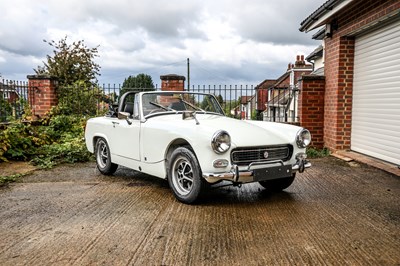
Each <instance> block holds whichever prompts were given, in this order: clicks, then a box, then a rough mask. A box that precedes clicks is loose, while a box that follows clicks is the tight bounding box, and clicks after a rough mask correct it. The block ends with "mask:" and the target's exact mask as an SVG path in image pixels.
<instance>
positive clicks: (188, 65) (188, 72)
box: [187, 58, 190, 91]
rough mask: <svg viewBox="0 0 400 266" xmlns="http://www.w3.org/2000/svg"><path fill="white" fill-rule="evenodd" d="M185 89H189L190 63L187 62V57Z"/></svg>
mask: <svg viewBox="0 0 400 266" xmlns="http://www.w3.org/2000/svg"><path fill="white" fill-rule="evenodd" d="M187 90H188V91H190V63H189V58H188V59H187Z"/></svg>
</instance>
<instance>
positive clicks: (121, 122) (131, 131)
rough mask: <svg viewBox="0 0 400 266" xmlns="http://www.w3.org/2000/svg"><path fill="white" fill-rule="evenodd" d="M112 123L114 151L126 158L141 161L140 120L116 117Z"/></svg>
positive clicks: (112, 148)
mask: <svg viewBox="0 0 400 266" xmlns="http://www.w3.org/2000/svg"><path fill="white" fill-rule="evenodd" d="M112 124H113V129H112V132H113V133H112V136H113V137H112V144H111V145H112V146H113V147H111V150H112V152H113V153H114V154H115V155H118V156H121V157H124V158H126V159H131V160H135V161H140V148H139V147H140V146H139V137H140V124H141V123H140V120H139V119H133V118H128V120H126V119H116V120H113V121H112Z"/></svg>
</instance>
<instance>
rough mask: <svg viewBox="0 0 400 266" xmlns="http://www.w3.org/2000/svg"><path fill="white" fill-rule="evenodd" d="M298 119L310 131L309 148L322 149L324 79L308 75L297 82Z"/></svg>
mask: <svg viewBox="0 0 400 266" xmlns="http://www.w3.org/2000/svg"><path fill="white" fill-rule="evenodd" d="M299 90H300V93H299V119H300V125H301V126H302V127H305V128H307V129H308V130H310V132H311V135H312V142H311V146H312V147H315V148H319V149H322V148H323V147H324V99H325V77H324V76H315V75H308V76H303V77H302V78H301V79H300V80H299Z"/></svg>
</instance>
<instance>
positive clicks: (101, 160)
mask: <svg viewBox="0 0 400 266" xmlns="http://www.w3.org/2000/svg"><path fill="white" fill-rule="evenodd" d="M107 161H108V150H107V145H106V143H105V142H104V141H102V140H101V141H100V142H99V145H98V147H97V164H98V165H99V167H100V168H102V169H103V168H105V167H106V166H107Z"/></svg>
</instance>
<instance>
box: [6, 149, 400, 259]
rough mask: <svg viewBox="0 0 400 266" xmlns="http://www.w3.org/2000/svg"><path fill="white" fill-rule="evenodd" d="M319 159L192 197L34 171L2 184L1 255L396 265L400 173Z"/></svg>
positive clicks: (83, 169)
mask: <svg viewBox="0 0 400 266" xmlns="http://www.w3.org/2000/svg"><path fill="white" fill-rule="evenodd" d="M312 163H313V165H314V166H313V168H311V169H309V170H308V171H306V173H303V174H299V175H298V176H297V179H296V180H295V182H294V183H293V185H292V186H291V187H289V188H288V189H287V190H286V191H285V192H281V193H276V194H269V193H266V192H265V191H264V190H263V188H262V187H261V186H259V185H258V184H251V185H244V186H242V188H237V187H224V188H220V189H216V190H212V191H211V192H210V193H209V195H208V196H207V198H206V199H204V200H203V202H202V203H201V204H199V205H196V206H189V205H184V204H181V203H179V202H177V201H176V200H175V199H174V197H173V195H172V193H171V192H170V191H169V188H168V185H167V182H166V181H164V180H160V179H157V178H153V177H149V176H145V175H142V174H139V173H135V172H133V171H130V170H127V169H120V170H118V171H117V173H116V174H115V176H113V177H104V176H101V175H100V174H99V173H98V172H97V171H96V170H95V165H94V163H86V164H76V165H72V166H62V167H57V168H55V169H53V170H50V171H36V172H34V173H33V174H31V175H29V176H27V177H25V178H24V180H23V182H22V183H15V184H12V185H10V186H9V187H6V188H2V189H0V238H1V239H0V264H1V265H98V264H102V265H399V264H400V252H399V250H400V179H399V177H397V176H395V175H391V174H387V173H385V172H382V171H380V170H377V169H375V168H371V167H368V166H366V165H362V164H356V163H354V162H353V163H352V164H351V165H349V164H348V163H345V162H343V161H340V160H338V159H336V158H333V157H329V158H324V159H317V160H313V161H312Z"/></svg>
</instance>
